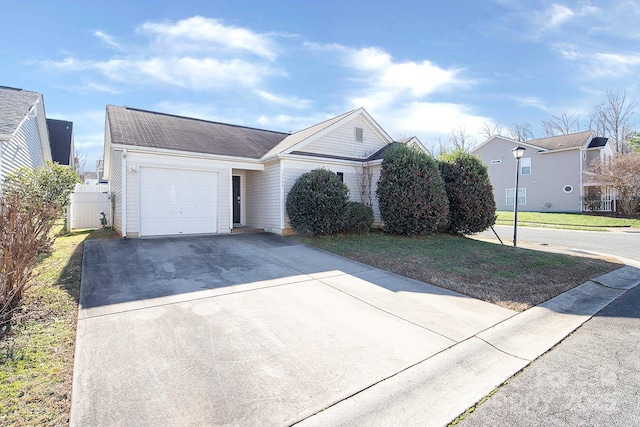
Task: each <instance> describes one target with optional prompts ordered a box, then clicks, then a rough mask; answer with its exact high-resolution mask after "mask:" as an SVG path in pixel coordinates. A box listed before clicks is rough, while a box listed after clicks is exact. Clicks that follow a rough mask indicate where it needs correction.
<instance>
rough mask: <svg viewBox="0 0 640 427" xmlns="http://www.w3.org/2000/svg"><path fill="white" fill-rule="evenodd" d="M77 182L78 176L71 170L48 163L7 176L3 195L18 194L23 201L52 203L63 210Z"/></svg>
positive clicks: (22, 169)
mask: <svg viewBox="0 0 640 427" xmlns="http://www.w3.org/2000/svg"><path fill="white" fill-rule="evenodd" d="M79 182H80V176H79V175H78V174H77V173H76V172H75V171H74V170H73V169H71V168H69V167H67V166H62V165H59V164H58V163H53V162H49V161H48V162H47V163H46V164H45V165H44V166H42V167H39V168H36V169H31V168H30V167H27V166H25V167H22V168H20V169H18V170H16V171H14V172H11V173H10V174H8V175H7V178H6V180H5V191H4V194H5V195H11V194H19V195H20V197H21V198H22V199H23V201H24V200H25V198H29V199H31V200H38V201H40V202H43V203H51V202H53V203H56V204H57V205H58V206H60V207H61V208H64V207H66V206H67V205H68V204H69V194H71V192H72V191H73V187H74V186H75V185H76V184H77V183H79Z"/></svg>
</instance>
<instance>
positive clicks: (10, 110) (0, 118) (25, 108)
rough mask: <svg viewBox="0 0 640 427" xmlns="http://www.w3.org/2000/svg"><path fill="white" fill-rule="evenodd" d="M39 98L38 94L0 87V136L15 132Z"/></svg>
mask: <svg viewBox="0 0 640 427" xmlns="http://www.w3.org/2000/svg"><path fill="white" fill-rule="evenodd" d="M41 96H42V95H41V94H40V93H38V92H31V91H28V90H23V89H16V88H13V87H7V86H0V134H12V133H13V132H15V130H16V129H17V128H18V125H19V124H20V123H21V122H22V120H23V119H24V117H25V116H26V115H27V113H28V112H29V110H30V109H31V107H33V104H35V103H36V101H37V100H38V99H39V98H40V97H41Z"/></svg>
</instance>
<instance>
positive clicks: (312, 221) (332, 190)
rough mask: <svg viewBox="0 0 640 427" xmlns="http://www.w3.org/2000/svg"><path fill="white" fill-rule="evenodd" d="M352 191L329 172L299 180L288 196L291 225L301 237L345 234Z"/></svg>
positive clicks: (320, 171) (310, 175) (326, 170)
mask: <svg viewBox="0 0 640 427" xmlns="http://www.w3.org/2000/svg"><path fill="white" fill-rule="evenodd" d="M348 200H349V188H348V187H347V186H346V185H345V184H344V183H342V182H341V181H340V178H338V175H336V174H335V173H334V172H331V171H330V170H328V169H314V170H312V171H310V172H307V173H304V174H302V175H300V176H299V177H298V179H297V180H296V182H295V183H294V184H293V187H291V190H290V191H289V194H287V203H286V208H287V215H288V216H289V223H290V224H291V226H292V227H293V228H294V229H295V230H296V232H298V233H300V234H306V235H313V236H315V235H323V234H335V233H338V232H341V231H342V229H343V228H344V215H345V212H346V209H347V201H348Z"/></svg>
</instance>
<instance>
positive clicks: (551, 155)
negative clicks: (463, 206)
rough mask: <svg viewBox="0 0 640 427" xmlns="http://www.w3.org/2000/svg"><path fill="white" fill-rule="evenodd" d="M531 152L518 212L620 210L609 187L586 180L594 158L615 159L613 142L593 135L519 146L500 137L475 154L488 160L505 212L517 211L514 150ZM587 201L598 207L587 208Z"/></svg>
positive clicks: (522, 176) (523, 172) (526, 161)
mask: <svg viewBox="0 0 640 427" xmlns="http://www.w3.org/2000/svg"><path fill="white" fill-rule="evenodd" d="M518 146H521V147H524V148H525V149H526V151H525V153H524V157H523V158H522V159H521V161H520V170H519V173H520V181H519V184H518V194H517V200H518V210H520V211H534V212H581V211H583V210H599V211H611V210H615V200H614V198H613V194H612V191H611V190H610V189H609V188H601V187H600V186H595V185H593V184H592V183H589V182H587V180H585V178H584V177H585V176H588V175H587V174H585V173H584V172H585V170H586V168H587V166H588V165H589V164H590V162H591V161H593V160H594V159H601V160H603V159H604V158H605V156H612V155H613V150H612V149H611V145H610V144H609V142H608V139H607V138H602V137H596V136H595V133H594V132H593V131H586V132H578V133H572V134H568V135H560V136H554V137H549V138H541V139H533V140H530V141H526V142H519V141H515V140H512V139H509V138H506V137H504V136H494V137H492V138H489V139H488V140H486V141H485V142H484V143H482V144H481V145H479V146H478V147H476V148H474V149H473V150H472V151H471V152H472V153H473V154H475V155H477V156H478V157H480V158H481V159H482V161H483V162H484V164H485V165H487V169H488V171H489V177H490V178H491V183H492V185H493V192H494V196H495V200H496V206H497V209H498V210H499V211H509V210H513V203H514V198H515V197H514V196H515V189H514V187H515V173H516V159H515V158H514V157H513V154H512V152H511V150H513V149H514V148H516V147H518ZM586 196H590V198H591V199H593V198H594V197H595V198H598V199H599V200H598V202H597V203H594V202H593V201H592V202H591V203H586V202H585V198H586Z"/></svg>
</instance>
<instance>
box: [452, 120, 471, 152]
mask: <svg viewBox="0 0 640 427" xmlns="http://www.w3.org/2000/svg"><path fill="white" fill-rule="evenodd" d="M475 145H476V140H475V138H473V137H472V136H471V135H469V134H468V133H467V129H465V128H464V127H462V126H458V127H457V128H453V129H451V130H450V131H449V146H450V147H453V149H454V150H461V151H465V152H468V151H469V150H471V149H472V148H473V147H474V146H475Z"/></svg>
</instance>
